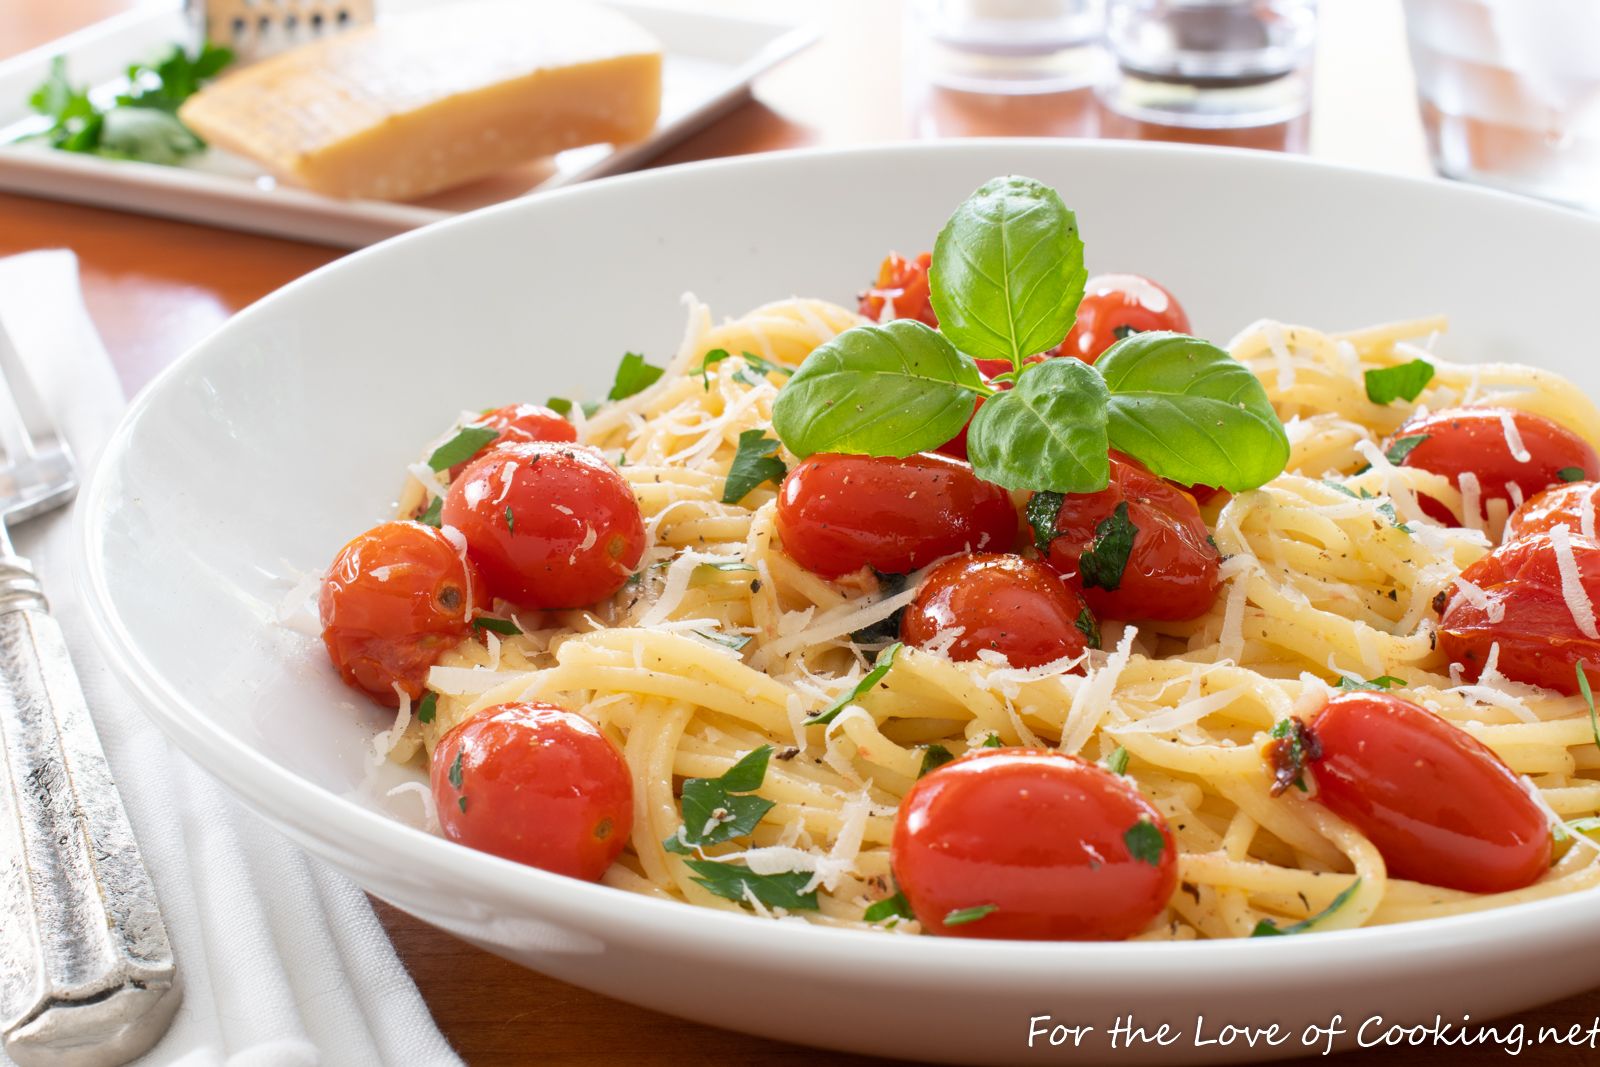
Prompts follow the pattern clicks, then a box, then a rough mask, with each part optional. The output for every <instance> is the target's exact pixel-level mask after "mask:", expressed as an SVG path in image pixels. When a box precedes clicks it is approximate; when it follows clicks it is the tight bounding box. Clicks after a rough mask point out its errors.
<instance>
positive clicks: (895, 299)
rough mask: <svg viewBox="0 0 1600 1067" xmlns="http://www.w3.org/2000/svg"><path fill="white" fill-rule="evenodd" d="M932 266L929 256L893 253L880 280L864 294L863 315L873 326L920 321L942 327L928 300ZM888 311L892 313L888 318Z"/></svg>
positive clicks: (879, 268) (931, 258)
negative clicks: (913, 320) (874, 323)
mask: <svg viewBox="0 0 1600 1067" xmlns="http://www.w3.org/2000/svg"><path fill="white" fill-rule="evenodd" d="M932 262H933V255H932V254H931V253H929V252H924V253H922V254H921V255H920V256H917V257H916V258H915V259H906V258H905V257H904V256H902V255H899V254H898V253H890V255H889V257H888V258H887V259H885V260H884V261H883V264H882V265H881V266H879V267H878V280H877V281H876V282H875V283H874V284H873V286H872V288H870V289H868V290H867V291H866V292H864V293H862V294H861V306H860V311H861V314H863V315H865V316H866V317H867V318H869V319H871V320H872V321H873V322H885V321H887V320H888V319H916V320H917V321H919V322H922V323H926V324H927V325H929V326H938V325H939V317H938V316H937V315H935V314H934V313H933V303H932V301H931V300H930V299H929V298H928V265H929V264H930V263H932ZM885 309H888V310H889V311H890V312H891V314H889V315H888V316H887V317H886V316H885V315H884V311H885Z"/></svg>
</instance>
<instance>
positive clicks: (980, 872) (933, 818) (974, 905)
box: [890, 748, 1178, 941]
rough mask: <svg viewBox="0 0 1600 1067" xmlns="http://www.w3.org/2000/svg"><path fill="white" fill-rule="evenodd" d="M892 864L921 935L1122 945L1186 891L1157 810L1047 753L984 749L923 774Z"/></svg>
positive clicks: (1120, 783)
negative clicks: (979, 912) (1174, 895)
mask: <svg viewBox="0 0 1600 1067" xmlns="http://www.w3.org/2000/svg"><path fill="white" fill-rule="evenodd" d="M890 861H891V863H892V864H893V866H894V876H895V881H896V882H898V883H899V885H900V891H901V892H902V893H904V894H905V897H906V900H907V901H909V902H910V904H911V910H912V911H913V912H914V913H915V914H916V916H917V921H918V922H920V923H921V924H922V928H923V929H924V930H926V931H928V932H929V933H935V934H949V935H952V936H955V937H993V938H1022V939H1028V940H1053V941H1117V940H1121V939H1123V938H1127V937H1131V936H1133V935H1134V934H1136V933H1138V932H1140V931H1141V930H1143V929H1144V928H1145V927H1147V926H1149V925H1150V923H1151V922H1152V921H1153V920H1154V919H1155V918H1156V916H1158V915H1160V914H1161V911H1162V909H1163V908H1165V907H1166V906H1167V902H1168V900H1170V899H1171V897H1172V892H1173V890H1174V889H1175V888H1177V884H1178V853H1177V849H1176V848H1175V847H1174V845H1173V843H1172V835H1171V833H1170V832H1168V830H1167V825H1166V822H1165V820H1163V819H1162V817H1161V813H1160V812H1158V811H1157V810H1156V809H1155V806H1154V805H1152V804H1151V803H1150V802H1149V801H1147V800H1146V799H1145V798H1144V797H1142V796H1140V795H1139V792H1138V790H1136V789H1134V788H1133V786H1132V785H1130V784H1129V783H1128V782H1127V781H1125V780H1124V779H1122V778H1119V777H1117V776H1116V775H1114V774H1112V773H1111V772H1109V771H1106V770H1103V769H1102V768H1100V767H1096V766H1095V765H1094V764H1092V763H1088V762H1087V761H1085V760H1082V759H1079V758H1078V757H1076V756H1068V755H1066V754H1064V753H1060V752H1043V751H1039V750H1036V749H1020V748H995V749H979V750H978V751H976V752H971V753H968V754H967V755H965V756H962V757H961V758H960V759H958V760H955V761H954V762H952V763H947V764H945V765H944V766H943V767H940V768H939V769H937V770H935V771H931V772H929V773H928V774H926V775H924V776H923V777H922V778H921V779H919V780H918V781H917V784H916V785H914V786H912V787H911V791H910V792H909V793H907V794H906V796H905V799H904V800H902V801H901V802H900V812H899V814H898V815H897V816H896V818H895V824H894V839H893V843H892V845H891V846H890ZM984 908H992V909H993V910H991V911H988V913H987V914H984V915H982V917H981V918H975V919H972V920H971V921H969V922H959V921H958V922H955V923H951V922H949V921H947V920H949V919H950V918H951V917H952V916H954V917H955V918H956V919H957V920H959V919H961V918H963V916H962V914H961V913H962V912H963V911H965V912H966V914H967V915H968V916H971V915H972V914H974V912H973V911H969V910H968V909H984Z"/></svg>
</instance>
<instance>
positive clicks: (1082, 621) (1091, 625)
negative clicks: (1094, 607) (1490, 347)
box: [1072, 607, 1100, 648]
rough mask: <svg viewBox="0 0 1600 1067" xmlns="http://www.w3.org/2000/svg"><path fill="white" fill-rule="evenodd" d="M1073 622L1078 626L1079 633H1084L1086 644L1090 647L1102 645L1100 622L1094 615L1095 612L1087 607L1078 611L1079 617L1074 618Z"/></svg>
mask: <svg viewBox="0 0 1600 1067" xmlns="http://www.w3.org/2000/svg"><path fill="white" fill-rule="evenodd" d="M1072 624H1073V625H1074V626H1076V627H1077V628H1078V632H1079V633H1081V634H1083V641H1084V644H1086V645H1088V646H1089V647H1090V648H1099V647H1100V623H1099V621H1098V620H1097V619H1096V618H1095V617H1094V612H1092V611H1090V610H1089V609H1088V608H1087V607H1085V608H1084V609H1083V610H1082V611H1079V612H1078V617H1077V618H1076V619H1074V620H1073V623H1072Z"/></svg>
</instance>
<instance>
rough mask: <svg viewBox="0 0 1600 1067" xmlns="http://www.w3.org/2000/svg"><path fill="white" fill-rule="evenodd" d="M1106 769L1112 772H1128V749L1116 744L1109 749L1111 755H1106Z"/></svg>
mask: <svg viewBox="0 0 1600 1067" xmlns="http://www.w3.org/2000/svg"><path fill="white" fill-rule="evenodd" d="M1106 770H1108V771H1110V772H1111V773H1112V774H1127V773H1128V750H1127V749H1125V748H1123V747H1122V746H1121V745H1118V746H1117V747H1116V748H1114V749H1112V750H1111V755H1109V756H1107V757H1106Z"/></svg>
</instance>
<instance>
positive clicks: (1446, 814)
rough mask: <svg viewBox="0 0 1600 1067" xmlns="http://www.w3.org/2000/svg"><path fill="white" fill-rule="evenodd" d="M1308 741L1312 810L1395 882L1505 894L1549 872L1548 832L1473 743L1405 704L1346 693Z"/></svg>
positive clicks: (1494, 761)
mask: <svg viewBox="0 0 1600 1067" xmlns="http://www.w3.org/2000/svg"><path fill="white" fill-rule="evenodd" d="M1310 732H1311V735H1312V737H1313V738H1315V745H1316V746H1317V747H1318V748H1320V750H1321V751H1320V755H1315V756H1314V757H1313V759H1312V761H1311V764H1310V767H1311V773H1312V776H1313V777H1314V778H1315V779H1316V783H1317V791H1316V800H1317V802H1318V803H1320V804H1322V805H1323V806H1324V807H1326V808H1327V809H1328V810H1329V811H1331V812H1333V813H1334V814H1335V815H1338V816H1339V817H1340V818H1341V819H1344V820H1345V821H1346V822H1348V823H1350V824H1351V825H1352V826H1354V827H1355V828H1356V829H1357V830H1360V831H1361V832H1362V833H1363V834H1365V835H1366V836H1367V838H1368V839H1369V840H1371V841H1372V843H1373V844H1374V845H1375V846H1377V849H1378V851H1379V853H1381V854H1382V856H1383V862H1384V864H1385V865H1386V866H1387V867H1388V869H1389V873H1390V874H1391V875H1393V876H1395V877H1397V878H1406V879H1409V880H1411V881H1414V882H1426V883H1427V884H1429V885H1438V886H1445V887H1447V888H1450V889H1461V890H1465V891H1467V892H1469V893H1501V892H1506V891H1508V890H1512V889H1521V888H1522V887H1523V886H1526V885H1529V884H1531V883H1532V882H1534V881H1536V880H1537V879H1538V878H1539V876H1540V875H1542V874H1543V873H1544V872H1545V871H1546V870H1548V869H1549V867H1550V825H1549V821H1548V820H1547V819H1546V818H1545V816H1544V813H1543V812H1542V811H1540V810H1539V807H1538V805H1536V804H1535V803H1534V802H1533V800H1532V799H1531V798H1530V797H1529V796H1528V794H1527V793H1526V792H1524V791H1523V789H1522V785H1521V783H1520V781H1519V780H1518V779H1517V776H1516V775H1515V774H1513V773H1512V772H1511V769H1510V768H1509V767H1507V766H1506V765H1505V764H1504V763H1502V762H1500V759H1499V757H1497V756H1496V755H1495V754H1494V753H1493V752H1491V751H1489V749H1488V748H1486V747H1484V745H1483V744H1481V743H1480V742H1479V741H1478V740H1477V739H1475V738H1473V737H1471V736H1469V735H1468V734H1467V733H1465V732H1464V731H1462V730H1460V729H1458V728H1457V727H1455V726H1453V725H1451V724H1450V723H1448V722H1446V721H1445V720H1443V719H1441V718H1439V717H1438V716H1437V715H1434V714H1433V713H1432V712H1429V711H1426V710H1424V709H1423V708H1421V707H1418V706H1417V705H1416V704H1413V703H1412V702H1411V701H1409V700H1403V699H1401V698H1400V697H1397V696H1392V695H1390V694H1388V693H1348V694H1345V695H1342V696H1337V697H1334V698H1333V699H1332V700H1330V701H1328V704H1327V706H1326V707H1325V708H1323V710H1322V711H1321V712H1320V713H1319V714H1318V715H1317V717H1316V718H1315V719H1313V720H1312V723H1311V727H1310Z"/></svg>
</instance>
